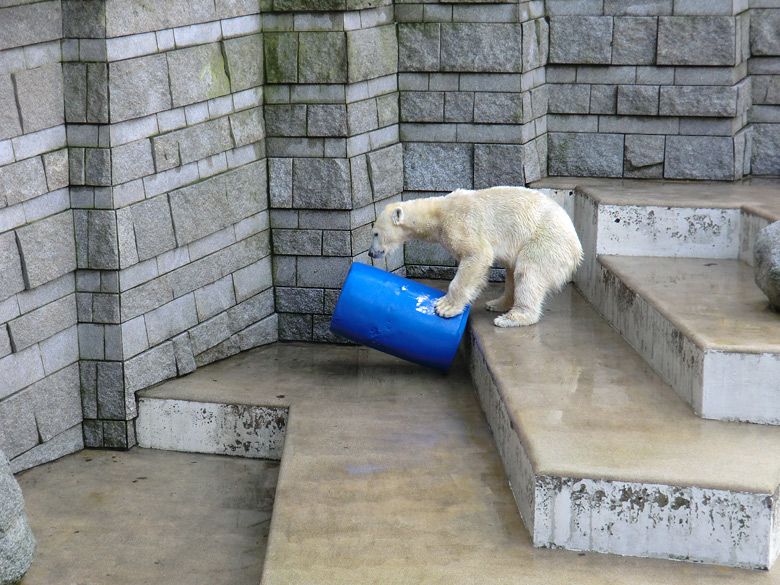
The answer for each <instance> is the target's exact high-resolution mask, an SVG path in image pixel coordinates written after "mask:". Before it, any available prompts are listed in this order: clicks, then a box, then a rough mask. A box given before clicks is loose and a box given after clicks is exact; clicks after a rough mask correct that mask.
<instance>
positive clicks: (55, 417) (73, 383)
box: [28, 364, 82, 442]
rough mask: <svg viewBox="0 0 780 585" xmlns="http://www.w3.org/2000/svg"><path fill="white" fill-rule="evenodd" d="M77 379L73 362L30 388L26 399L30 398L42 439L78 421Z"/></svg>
mask: <svg viewBox="0 0 780 585" xmlns="http://www.w3.org/2000/svg"><path fill="white" fill-rule="evenodd" d="M79 383H80V382H79V367H78V365H77V364H73V365H72V366H69V367H67V368H65V369H62V370H60V371H59V372H56V373H55V374H53V375H51V376H48V377H47V378H44V379H43V380H41V381H40V382H37V383H36V384H34V385H33V386H32V387H31V388H30V389H29V391H28V393H29V394H28V399H31V400H32V403H33V409H34V412H35V421H36V424H37V428H38V433H39V434H40V438H41V440H42V441H44V442H45V441H50V440H52V439H53V438H54V437H55V436H57V435H58V434H60V433H62V432H63V431H66V430H68V429H69V428H71V427H73V426H75V425H77V424H79V423H80V422H81V419H82V415H81V396H80V393H79Z"/></svg>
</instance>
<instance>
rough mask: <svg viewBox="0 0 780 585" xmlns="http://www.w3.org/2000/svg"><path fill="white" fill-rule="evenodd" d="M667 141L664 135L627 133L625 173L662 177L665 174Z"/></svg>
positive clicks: (643, 176)
mask: <svg viewBox="0 0 780 585" xmlns="http://www.w3.org/2000/svg"><path fill="white" fill-rule="evenodd" d="M665 142H666V141H665V137H663V136H649V135H648V136H645V135H641V134H630V135H627V136H626V150H625V161H624V163H623V175H624V176H625V177H633V178H642V179H650V178H653V179H660V178H661V177H662V176H663V162H664V146H665Z"/></svg>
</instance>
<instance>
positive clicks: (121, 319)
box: [63, 0, 277, 448]
mask: <svg viewBox="0 0 780 585" xmlns="http://www.w3.org/2000/svg"><path fill="white" fill-rule="evenodd" d="M63 35H64V40H63V61H64V63H63V73H64V79H65V120H66V122H67V124H68V146H69V151H70V183H71V204H72V207H73V216H74V217H73V219H74V222H75V231H76V248H77V271H76V290H77V301H78V302H77V304H78V315H79V346H80V358H81V364H80V366H81V396H82V407H83V414H84V437H85V442H86V444H87V445H88V446H104V447H120V448H121V447H130V446H132V445H133V444H134V443H135V436H134V427H133V422H132V421H133V419H134V418H135V417H136V415H137V412H136V402H135V392H136V391H138V390H140V389H142V388H145V387H148V386H150V385H152V384H155V383H157V382H159V381H162V380H164V379H166V378H171V377H174V376H179V375H183V374H186V373H188V372H191V371H192V370H194V369H195V368H196V367H197V366H200V365H203V364H206V363H209V362H212V361H214V360H217V359H221V358H224V357H227V356H229V355H233V354H235V353H237V352H239V351H240V350H244V349H248V348H251V347H254V346H256V345H258V344H262V343H268V342H270V341H274V340H276V337H277V334H276V316H275V315H273V296H272V288H271V286H272V281H271V258H270V229H269V218H268V210H267V207H268V205H267V189H266V184H267V176H266V165H265V160H264V158H265V141H264V124H263V112H262V105H263V93H262V85H263V67H262V63H263V42H262V35H261V19H260V15H259V6H258V3H257V2H256V1H254V2H251V1H249V2H241V1H235V2H231V1H219V2H216V3H215V2H213V1H212V0H197V1H196V0H192V1H174V0H147V1H146V2H144V3H139V2H137V1H134V0H111V1H108V2H104V1H102V0H64V1H63Z"/></svg>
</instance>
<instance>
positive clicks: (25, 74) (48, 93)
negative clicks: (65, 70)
mask: <svg viewBox="0 0 780 585" xmlns="http://www.w3.org/2000/svg"><path fill="white" fill-rule="evenodd" d="M14 82H15V84H16V95H17V98H18V101H19V112H20V114H21V117H22V128H23V129H24V132H25V133H29V132H37V131H38V130H43V129H44V128H51V127H52V126H57V125H59V124H63V123H64V122H65V114H64V109H63V108H64V101H63V86H62V67H61V66H60V64H59V63H54V64H52V65H46V66H44V67H38V68H36V69H28V70H26V71H20V72H19V73H16V74H14Z"/></svg>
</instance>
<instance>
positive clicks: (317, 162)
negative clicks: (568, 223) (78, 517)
mask: <svg viewBox="0 0 780 585" xmlns="http://www.w3.org/2000/svg"><path fill="white" fill-rule="evenodd" d="M0 6H2V7H1V8H0V273H1V274H2V279H0V450H3V451H5V452H6V453H7V454H8V456H9V458H10V459H11V464H12V468H13V469H14V470H15V471H18V470H19V469H23V468H26V467H30V466H32V465H35V464H37V463H40V462H43V461H47V460H50V459H53V458H56V457H58V456H60V455H62V454H65V453H68V452H71V451H73V450H76V449H79V448H81V447H82V446H83V445H84V444H86V445H88V446H104V447H116V448H125V447H129V446H132V445H133V444H134V443H135V437H134V425H133V419H134V418H135V416H136V402H135V393H136V392H137V391H138V390H140V389H142V388H145V387H148V386H150V385H153V384H155V383H158V382H160V381H162V380H165V379H167V378H171V377H174V376H179V375H183V374H186V373H187V372H190V371H192V370H193V369H195V368H196V367H198V366H200V365H203V364H207V363H209V362H212V361H214V360H217V359H221V358H223V357H227V356H229V355H232V354H234V353H236V352H238V351H241V350H243V349H247V348H250V347H254V346H256V345H260V344H264V343H268V342H272V341H275V340H277V339H281V340H316V341H334V340H335V339H334V338H333V337H332V336H331V334H330V333H329V331H328V324H329V321H330V316H331V313H332V311H333V307H334V304H335V302H336V299H337V297H338V293H339V289H340V287H341V285H342V283H343V281H344V278H345V276H346V274H347V271H348V270H349V267H350V265H351V264H352V262H354V261H356V260H359V261H362V262H371V260H370V259H369V258H368V256H367V250H368V248H369V246H370V241H371V223H372V222H373V221H374V219H375V218H376V215H377V213H379V212H380V211H381V209H382V208H383V207H384V205H386V204H387V203H388V202H391V201H398V200H401V199H412V198H416V197H423V196H428V195H435V194H443V193H446V192H448V191H450V190H453V189H456V188H459V187H467V188H469V187H473V188H481V187H487V186H490V185H497V184H512V185H522V184H528V183H531V182H533V181H535V180H537V179H540V178H542V177H545V176H547V175H548V174H549V175H589V176H612V177H639V178H642V177H644V178H671V179H723V180H735V179H739V178H741V177H743V176H745V175H747V174H749V173H752V175H754V176H756V175H778V174H780V34H779V33H778V31H779V30H780V5H779V4H778V2H777V0H717V1H708V2H699V1H693V0H649V1H647V2H628V1H624V0H546V1H543V0H535V1H526V0H522V1H518V0H506V1H500V0H498V1H486V0H450V1H441V0H144V2H140V1H139V0H43V1H37V2H30V1H29V0H6V1H4V2H0ZM378 265H379V266H380V267H381V268H384V269H387V270H390V271H395V272H399V273H401V274H406V275H409V276H413V277H450V276H451V275H452V274H453V273H454V270H455V263H454V261H453V260H452V258H450V257H449V256H448V255H447V254H446V252H444V250H443V249H442V248H441V247H440V246H437V245H430V244H424V243H419V242H414V243H410V244H408V245H407V246H406V247H405V251H404V250H399V252H398V253H396V254H393V255H391V256H389V257H387V258H384V259H382V260H381V261H379V262H378ZM492 276H493V277H495V278H500V276H501V275H500V272H499V271H495V272H494V274H493V275H492Z"/></svg>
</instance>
